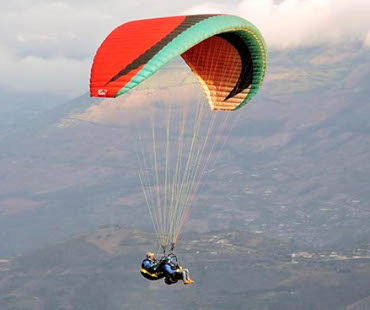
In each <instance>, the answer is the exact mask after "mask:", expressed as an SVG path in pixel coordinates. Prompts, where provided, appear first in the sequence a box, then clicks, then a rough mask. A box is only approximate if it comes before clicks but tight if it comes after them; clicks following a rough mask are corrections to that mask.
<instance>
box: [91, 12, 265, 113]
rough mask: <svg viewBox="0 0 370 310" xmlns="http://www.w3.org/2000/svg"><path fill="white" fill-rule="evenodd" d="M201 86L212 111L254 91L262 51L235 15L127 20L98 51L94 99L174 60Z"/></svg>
mask: <svg viewBox="0 0 370 310" xmlns="http://www.w3.org/2000/svg"><path fill="white" fill-rule="evenodd" d="M180 55H181V56H182V57H183V59H184V60H185V61H186V63H187V64H188V65H189V67H190V68H191V70H192V71H193V73H194V74H195V76H196V77H197V79H198V81H199V82H200V84H201V86H202V88H203V90H204V92H205V94H206V96H207V98H208V102H209V104H210V107H211V109H212V110H235V109H237V108H240V107H241V106H243V105H244V104H246V103H247V102H248V101H249V100H250V99H251V98H252V97H253V96H254V95H255V94H256V92H257V91H258V89H259V87H260V85H261V83H262V81H263V78H264V75H265V70H266V48H265V43H264V40H263V38H262V36H261V34H260V32H259V31H258V29H257V28H256V27H255V26H254V25H253V24H251V23H250V22H248V21H246V20H245V19H242V18H240V17H237V16H232V15H189V16H174V17H165V18H155V19H146V20H137V21H132V22H128V23H126V24H123V25H121V26H119V27H117V28H116V29H115V30H113V31H112V32H111V33H110V34H109V35H108V37H107V38H106V39H105V40H104V42H103V43H102V45H101V46H100V48H99V49H98V51H97V53H96V56H95V59H94V62H93V66H92V69H91V78H90V94H91V96H92V97H117V96H119V95H121V94H124V93H126V92H127V91H129V90H130V89H132V88H134V87H135V86H137V85H138V84H140V83H141V82H142V81H144V80H145V79H147V78H148V77H149V76H151V75H152V74H154V73H155V72H156V71H158V70H159V69H160V68H161V67H163V66H164V65H165V64H167V63H168V62H169V61H171V60H172V59H173V58H175V57H177V56H180Z"/></svg>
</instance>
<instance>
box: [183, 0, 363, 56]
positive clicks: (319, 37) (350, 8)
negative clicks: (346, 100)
mask: <svg viewBox="0 0 370 310" xmlns="http://www.w3.org/2000/svg"><path fill="white" fill-rule="evenodd" d="M186 12H187V13H191V14H199V13H205V12H208V13H210V12H211V13H212V12H215V13H221V12H223V13H228V14H235V15H239V16H242V17H244V18H246V19H247V20H249V21H251V22H252V23H254V24H255V25H256V26H257V27H258V28H259V29H260V30H261V32H262V34H263V36H264V37H265V39H266V42H267V44H268V45H269V47H270V48H277V49H285V48H295V47H306V46H315V45H319V44H327V43H329V44H340V43H346V42H347V43H348V41H356V40H364V39H365V35H366V33H367V32H368V31H369V29H370V23H369V16H368V12H370V2H369V1H367V0H352V1H348V0H284V1H280V2H279V3H276V2H275V1H273V0H243V1H241V2H239V3H238V4H237V5H235V6H230V5H227V4H215V3H214V2H206V3H205V4H202V5H200V6H196V7H193V8H192V9H190V10H188V11H186Z"/></svg>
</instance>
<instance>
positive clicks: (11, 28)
mask: <svg viewBox="0 0 370 310" xmlns="http://www.w3.org/2000/svg"><path fill="white" fill-rule="evenodd" d="M215 12H216V13H230V14H235V15H239V16H242V17H244V18H246V19H248V20H250V21H251V22H253V23H254V24H255V25H256V26H257V27H258V28H259V29H260V30H261V32H262V34H263V36H264V37H265V39H266V41H267V44H268V47H269V48H270V49H287V48H295V47H300V46H315V45H319V44H323V43H333V44H346V43H348V42H349V41H354V40H357V41H360V42H362V43H363V45H364V47H370V18H369V12H370V1H369V0H284V1H281V0H280V1H279V0H275V1H274V0H241V1H236V0H229V1H225V0H224V1H221V0H220V1H217V0H213V1H202V0H186V1H185V0H177V1H153V0H151V1H149V0H136V1H124V0H105V1H97V0H61V1H52V0H11V1H7V2H6V3H3V4H2V14H1V15H2V17H1V19H0V42H1V43H0V67H1V71H0V88H1V87H6V88H8V89H10V90H14V91H15V92H16V91H22V92H49V93H55V94H56V95H58V94H61V95H63V96H65V95H66V96H68V97H74V96H77V95H80V94H83V93H85V92H87V91H88V83H89V71H90V65H91V61H92V58H93V56H94V53H95V51H96V49H97V48H98V46H99V44H100V43H101V41H102V40H103V39H104V38H105V37H106V36H107V35H108V34H109V32H110V31H111V30H112V29H113V28H115V27H116V26H118V25H120V24H122V23H124V22H126V21H129V20H133V19H140V18H149V17H158V16H168V15H181V14H190V13H191V14H198V13H215Z"/></svg>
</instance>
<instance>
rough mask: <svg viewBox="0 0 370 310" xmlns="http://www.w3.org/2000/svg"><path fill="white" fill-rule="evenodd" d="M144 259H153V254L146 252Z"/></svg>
mask: <svg viewBox="0 0 370 310" xmlns="http://www.w3.org/2000/svg"><path fill="white" fill-rule="evenodd" d="M146 258H149V259H153V258H154V253H153V252H147V253H146Z"/></svg>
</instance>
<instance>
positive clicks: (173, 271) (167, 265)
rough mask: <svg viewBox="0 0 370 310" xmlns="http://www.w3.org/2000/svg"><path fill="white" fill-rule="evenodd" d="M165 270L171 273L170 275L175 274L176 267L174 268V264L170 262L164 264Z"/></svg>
mask: <svg viewBox="0 0 370 310" xmlns="http://www.w3.org/2000/svg"><path fill="white" fill-rule="evenodd" d="M163 270H164V272H165V273H167V274H170V275H173V274H175V273H176V269H172V266H171V265H170V264H168V263H165V264H164V265H163Z"/></svg>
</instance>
